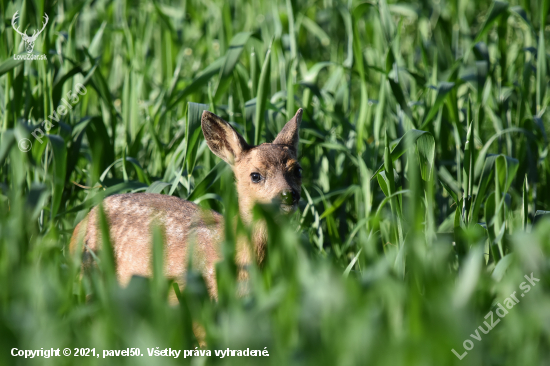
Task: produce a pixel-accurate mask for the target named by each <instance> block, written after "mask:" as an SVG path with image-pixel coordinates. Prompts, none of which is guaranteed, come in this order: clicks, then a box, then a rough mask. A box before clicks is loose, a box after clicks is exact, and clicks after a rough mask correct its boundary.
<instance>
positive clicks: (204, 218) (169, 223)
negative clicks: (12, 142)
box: [70, 109, 302, 299]
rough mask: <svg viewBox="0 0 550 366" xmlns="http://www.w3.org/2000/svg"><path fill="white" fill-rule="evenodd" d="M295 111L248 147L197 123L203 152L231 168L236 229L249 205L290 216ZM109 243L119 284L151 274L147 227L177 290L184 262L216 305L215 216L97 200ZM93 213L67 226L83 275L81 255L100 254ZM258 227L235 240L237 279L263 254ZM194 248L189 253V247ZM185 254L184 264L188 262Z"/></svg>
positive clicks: (209, 118)
mask: <svg viewBox="0 0 550 366" xmlns="http://www.w3.org/2000/svg"><path fill="white" fill-rule="evenodd" d="M301 121H302V109H299V110H298V111H297V112H296V115H295V116H294V117H293V118H292V119H291V120H290V121H289V122H287V123H286V125H285V126H284V128H283V129H282V131H281V132H280V133H279V134H278V135H277V137H276V138H275V140H274V141H273V142H272V143H264V144H261V145H258V146H251V145H248V144H247V143H246V141H245V140H244V138H243V137H242V136H241V135H239V134H238V133H237V131H235V130H234V129H233V127H231V125H229V123H227V122H225V121H224V120H223V119H221V118H220V117H218V116H216V115H215V114H213V113H210V112H208V111H204V112H203V114H202V118H201V125H202V131H203V134H204V137H205V138H206V143H207V144H208V147H209V148H210V150H211V151H212V152H213V153H214V154H216V155H217V156H219V157H220V158H221V159H223V160H224V161H226V162H227V163H228V164H229V165H230V166H231V167H232V169H233V172H234V174H235V178H236V186H237V192H238V201H239V214H240V216H241V219H242V221H243V223H245V224H248V225H249V224H251V223H252V209H253V207H254V204H255V203H256V202H259V203H269V202H278V203H280V207H281V210H282V211H284V212H291V211H294V210H295V209H296V207H297V204H298V200H299V199H300V192H301V184H302V169H301V167H300V164H299V162H298V160H297V155H298V139H299V137H298V132H299V127H300V123H301ZM103 208H104V210H105V216H106V218H107V221H108V223H109V232H110V239H111V243H112V245H113V251H114V258H115V265H116V274H117V278H118V281H119V282H120V283H121V285H123V286H125V285H126V284H128V282H129V281H130V279H131V277H132V276H133V275H141V276H150V275H151V274H152V264H151V263H152V244H151V236H152V225H154V224H160V226H161V228H162V229H163V232H164V245H165V247H164V251H165V253H164V273H165V275H166V276H167V277H170V278H173V279H175V281H176V282H177V283H178V284H179V285H180V286H183V284H184V275H185V272H186V264H187V263H188V260H189V259H191V260H192V261H193V263H194V264H196V265H197V267H198V268H197V269H199V270H200V271H201V272H202V275H203V276H204V279H205V282H206V285H207V287H208V291H209V293H210V296H211V297H213V298H215V299H217V287H216V275H215V264H216V262H218V261H219V260H220V259H221V258H222V256H221V248H220V246H221V243H222V240H223V235H224V220H223V216H222V215H220V214H218V213H216V212H214V211H210V210H204V209H201V208H200V207H199V206H197V205H196V204H194V203H192V202H189V201H184V200H182V199H180V198H177V197H173V196H167V195H162V194H150V193H134V194H119V195H113V196H110V197H108V198H106V199H105V200H104V201H103ZM97 219H98V207H95V208H94V209H92V210H91V211H90V213H89V214H88V216H86V218H85V219H84V220H82V221H81V222H80V223H79V224H78V225H77V226H76V228H75V230H74V233H73V236H72V239H71V244H70V248H71V251H72V252H74V251H75V250H76V246H77V243H78V242H79V241H82V242H83V243H84V244H85V246H84V248H83V255H82V257H83V261H82V266H83V269H85V268H87V267H90V266H91V265H92V264H93V263H92V255H91V253H89V252H88V251H89V250H92V251H94V252H95V251H97V250H98V249H100V248H101V235H100V232H101V230H100V228H99V223H98V221H97ZM266 234H267V233H266V230H265V227H264V225H261V224H259V225H257V226H256V227H255V228H253V239H252V243H248V242H243V241H242V240H238V241H237V247H236V255H235V261H236V264H237V265H238V267H239V268H240V274H239V277H240V279H244V278H246V277H247V274H246V272H245V269H244V268H245V267H246V265H247V264H249V263H250V262H251V261H252V260H253V259H254V257H255V259H256V260H257V261H258V262H259V263H261V262H262V260H263V259H264V257H265V251H266V242H267V237H266ZM191 240H194V243H195V245H194V250H193V252H192V253H189V247H190V245H189V243H190V241H191ZM189 255H191V258H189Z"/></svg>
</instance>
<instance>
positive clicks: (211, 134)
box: [201, 111, 250, 165]
mask: <svg viewBox="0 0 550 366" xmlns="http://www.w3.org/2000/svg"><path fill="white" fill-rule="evenodd" d="M201 126H202V133H203V134H204V138H205V139H206V143H207V144H208V147H209V148H210V150H211V151H212V152H213V153H214V154H216V156H219V157H220V158H222V159H223V160H224V161H225V162H227V163H228V164H230V165H233V164H234V163H235V161H236V160H238V159H239V156H240V155H241V154H242V152H243V151H245V150H247V149H249V148H250V146H249V145H248V144H247V143H246V141H245V140H244V138H243V137H242V136H241V135H239V134H238V133H237V131H235V130H234V129H233V127H231V125H230V124H229V123H227V122H225V121H224V120H223V119H221V118H220V117H218V116H216V115H215V114H214V113H211V112H208V111H204V112H203V113H202V118H201Z"/></svg>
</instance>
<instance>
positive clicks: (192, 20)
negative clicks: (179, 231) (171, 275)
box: [0, 0, 550, 365]
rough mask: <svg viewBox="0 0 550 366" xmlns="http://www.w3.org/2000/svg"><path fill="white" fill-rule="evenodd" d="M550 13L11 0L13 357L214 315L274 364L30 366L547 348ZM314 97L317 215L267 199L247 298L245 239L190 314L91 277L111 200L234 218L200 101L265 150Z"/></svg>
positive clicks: (7, 209) (347, 358)
mask: <svg viewBox="0 0 550 366" xmlns="http://www.w3.org/2000/svg"><path fill="white" fill-rule="evenodd" d="M549 5H550V2H549V1H548V0H543V1H535V0H531V1H529V0H524V1H512V2H510V3H504V2H501V1H496V2H484V1H481V2H472V1H466V0H456V1H445V0H438V1H415V2H409V3H394V2H390V3H387V2H386V1H384V0H382V1H379V2H370V1H362V2H361V1H351V0H350V1H348V2H340V1H331V0H325V1H292V0H286V2H285V1H250V2H247V1H241V0H236V1H233V2H224V1H209V2H203V1H196V0H183V1H179V2H176V1H152V0H150V1H133V2H125V1H114V2H109V1H101V0H98V1H82V2H79V1H72V0H66V1H61V2H51V3H45V2H43V1H39V0H24V1H16V2H11V1H6V0H2V1H0V14H1V15H2V20H3V22H2V23H1V24H0V40H1V41H0V42H1V43H0V60H1V62H0V106H1V108H0V112H1V113H0V134H1V140H0V362H2V363H3V364H10V365H12V364H21V363H24V362H25V360H24V359H22V358H20V357H18V358H14V357H12V356H11V354H10V352H11V349H12V348H14V347H16V348H18V349H40V348H50V347H53V348H61V349H63V348H65V347H68V348H71V349H73V348H75V347H78V348H81V347H89V348H92V347H95V348H96V350H97V351H96V352H101V350H103V349H126V348H127V347H140V348H141V351H142V353H144V354H145V355H147V351H146V348H156V347H159V349H164V348H172V349H178V350H186V349H187V350H191V349H194V347H195V345H196V340H195V339H194V336H193V333H192V330H191V327H192V323H191V319H199V320H200V322H201V323H202V324H203V325H204V327H205V329H206V332H207V343H208V348H209V349H210V350H216V349H226V348H228V347H229V348H230V349H246V348H250V349H258V350H264V347H267V350H268V352H269V357H262V358H259V357H225V358H223V359H222V358H219V357H216V356H214V354H213V355H212V356H211V357H202V358H201V357H192V358H191V360H190V361H189V360H187V359H186V360H182V357H183V355H181V356H180V358H179V359H173V358H168V357H157V358H150V357H148V356H144V357H117V358H110V359H109V358H108V359H102V358H101V359H100V360H98V359H92V358H90V357H78V358H76V357H63V356H61V357H58V358H50V359H38V360H34V362H35V363H41V364H53V365H61V364H73V363H78V364H116V365H119V364H125V363H126V364H132V365H135V364H147V365H149V364H155V365H157V364H166V365H168V364H174V363H191V364H193V365H203V364H221V363H223V364H238V365H243V364H259V363H262V364H274V365H289V364H311V365H352V364H376V365H429V364H434V365H441V364H461V363H462V364H468V365H470V364H479V365H482V364H483V365H505V364H506V365H508V364H509V365H518V364H519V365H542V364H548V362H549V361H548V360H550V348H549V344H550V312H548V309H549V308H550V292H549V291H548V290H549V284H548V281H549V279H550V272H549V269H550V262H549V260H548V255H549V251H550V225H549V223H548V221H546V220H545V215H546V213H547V212H546V211H545V210H550V164H549V157H548V136H547V130H548V128H547V127H550V121H549V118H548V114H546V113H545V112H546V108H547V107H548V105H549V98H550V93H547V86H548V80H549V79H548V71H549V68H548V54H547V50H546V47H547V46H548V42H547V41H546V38H549V37H550V32H549V29H548V25H547V24H549V22H548V20H547V15H548V9H549ZM16 11H19V19H18V24H19V25H20V30H24V29H26V28H28V32H27V34H31V33H32V30H33V29H37V28H40V26H41V24H42V23H41V22H42V21H43V18H42V16H43V14H44V13H46V14H48V16H49V23H48V25H47V26H46V28H45V30H44V32H43V33H42V34H41V35H40V36H39V37H38V40H37V41H36V45H35V47H34V54H37V55H39V54H46V56H47V58H48V60H47V61H32V62H31V61H18V60H15V59H14V57H13V55H14V54H20V53H22V54H25V53H26V51H25V49H24V48H23V45H22V44H23V42H21V37H20V36H19V35H17V34H16V33H15V32H14V31H13V29H12V28H11V17H12V15H13V14H14V13H15V12H16ZM78 92H80V94H78ZM75 93H77V94H75ZM62 99H65V102H63V101H62ZM67 101H68V102H69V103H70V104H71V108H70V109H68V113H67V114H66V115H61V116H59V115H57V116H56V115H55V114H54V111H55V112H57V111H59V108H58V106H59V105H63V104H66V103H67ZM298 107H303V108H304V109H305V113H304V122H303V124H302V130H301V162H302V165H303V168H304V174H303V175H304V184H303V190H302V197H303V199H302V204H301V209H300V212H298V213H296V214H295V216H294V217H292V218H291V219H290V222H289V223H287V224H286V225H279V223H277V222H274V221H272V220H271V215H270V214H269V213H267V214H266V212H264V211H261V210H260V212H264V213H263V214H265V215H266V217H267V219H268V222H269V223H270V225H269V230H270V243H269V255H268V258H267V262H266V263H265V265H264V268H262V269H258V268H252V269H251V273H252V276H251V293H250V296H248V297H246V298H238V297H236V295H235V286H236V283H235V278H236V276H235V268H234V266H233V265H232V263H231V260H230V258H231V248H232V242H231V240H228V242H227V243H226V244H227V248H228V250H227V258H228V259H227V260H226V261H224V262H222V263H220V265H219V268H218V274H219V284H218V286H219V294H220V300H219V302H217V303H213V302H211V301H210V300H209V298H208V295H207V293H206V290H205V287H204V284H203V281H202V280H201V278H200V276H198V275H197V274H196V273H195V272H190V274H189V278H188V286H187V287H186V289H185V291H184V292H183V293H182V301H181V307H180V308H172V307H170V306H169V305H168V304H167V302H166V301H165V296H164V294H165V292H166V291H167V286H166V284H165V283H164V282H163V281H162V280H160V279H159V280H153V281H149V280H147V279H140V278H134V280H133V281H132V282H131V284H130V285H129V287H128V288H125V289H120V288H119V287H118V286H117V284H116V282H115V281H114V277H113V273H112V268H109V266H106V265H102V266H100V271H98V272H97V273H94V274H93V275H92V276H91V278H90V279H87V280H83V281H81V280H80V276H79V268H78V260H74V258H71V256H70V255H69V253H68V250H67V248H68V242H69V239H70V236H71V233H72V230H73V229H74V226H75V225H76V223H78V222H79V221H80V220H81V219H82V218H83V217H84V215H85V214H86V213H87V212H88V210H89V208H90V207H91V206H92V205H94V204H96V203H97V202H99V201H100V199H101V198H102V197H103V196H105V195H110V194H115V193H120V192H142V191H147V192H157V193H159V192H162V193H165V194H171V195H176V196H179V197H181V198H184V199H190V200H193V201H195V202H197V203H199V204H200V205H201V206H204V207H209V208H212V209H215V210H217V211H219V212H222V213H225V214H226V215H230V214H231V213H232V212H235V211H234V204H235V202H236V197H235V193H234V188H233V184H234V183H233V178H232V176H231V174H230V172H229V171H228V169H226V168H225V165H223V163H222V164H219V165H218V162H219V160H218V159H217V158H216V157H215V156H214V155H213V154H211V153H210V151H209V150H208V148H207V147H206V144H205V142H204V139H203V136H202V133H201V132H200V123H199V116H200V112H201V111H202V110H203V109H208V110H210V111H213V112H215V113H217V114H218V115H221V116H223V117H224V118H225V119H226V120H228V121H230V122H232V123H233V125H234V126H235V127H236V128H237V129H238V130H239V131H240V132H241V133H242V134H243V135H244V136H246V138H247V140H248V141H249V142H263V141H270V140H271V139H273V138H274V135H275V133H276V132H277V131H279V130H280V128H281V127H282V126H283V124H284V123H285V122H286V120H288V119H289V118H290V117H291V116H292V115H293V114H294V113H295V111H296V109H297V108H298ZM52 115H53V117H50V116H52ZM57 119H59V120H58V121H57ZM44 122H46V123H44ZM36 128H40V131H41V132H39V131H38V130H35V129H36ZM33 132H34V136H33V135H32V133H33ZM42 134H44V136H42ZM37 137H38V138H39V139H40V140H42V143H41V142H40V141H39V139H38V138H37ZM23 138H27V139H29V142H30V143H31V144H32V149H31V150H30V151H28V152H23V151H21V149H23V150H25V149H26V147H27V146H28V145H26V144H25V143H23V144H21V143H20V140H21V139H23ZM260 214H261V213H260ZM531 273H532V274H533V276H534V277H535V278H537V279H540V282H535V283H536V284H535V285H534V286H531V288H530V290H529V292H524V290H525V289H524V288H520V286H521V284H522V282H526V279H525V278H524V275H531ZM514 291H516V292H517V293H516V294H515V296H516V297H517V298H518V300H519V303H518V304H517V305H513V307H511V308H509V309H508V313H507V314H505V317H504V318H499V317H498V315H497V313H496V309H498V304H499V303H500V304H501V305H512V304H511V303H510V301H507V302H505V300H506V299H507V298H509V297H510V296H511V294H512V293H513V292H514ZM89 293H93V297H92V298H91V300H89V301H86V295H87V294H89ZM520 294H523V295H525V296H521V297H520ZM512 303H513V302H512ZM490 311H492V312H493V316H494V319H493V321H492V322H493V324H494V323H496V321H497V319H500V322H498V324H497V325H495V329H493V330H491V331H490V332H489V333H488V334H485V333H484V332H483V330H485V331H487V330H488V326H490V324H491V320H490V318H486V315H487V314H488V313H489V312H490ZM500 312H501V313H503V311H502V310H501V311H500ZM484 322H487V323H485V325H484ZM479 326H481V327H482V328H483V330H480V328H478V327H479ZM466 340H468V341H466ZM465 347H466V348H472V347H473V348H472V349H471V350H469V351H468V353H467V354H466V355H465V356H464V357H465V358H464V359H463V360H462V361H460V360H459V358H458V357H457V356H455V354H454V353H453V352H452V351H451V349H454V350H455V351H456V352H457V354H459V355H463V354H464V352H466V349H465ZM212 353H213V352H212Z"/></svg>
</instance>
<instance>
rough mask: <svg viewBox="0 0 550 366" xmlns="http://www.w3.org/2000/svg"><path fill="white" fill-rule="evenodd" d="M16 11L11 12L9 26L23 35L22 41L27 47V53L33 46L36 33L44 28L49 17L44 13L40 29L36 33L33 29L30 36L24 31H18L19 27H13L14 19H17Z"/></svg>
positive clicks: (36, 36)
mask: <svg viewBox="0 0 550 366" xmlns="http://www.w3.org/2000/svg"><path fill="white" fill-rule="evenodd" d="M17 13H18V12H17V11H16V12H15V14H13V17H12V18H11V26H12V27H13V29H15V31H16V32H17V33H19V34H20V35H21V37H23V42H25V48H26V49H27V52H28V53H31V52H32V50H33V48H34V42H35V41H36V39H37V38H38V35H39V34H40V33H42V31H43V30H44V28H46V24H48V19H49V18H48V14H44V23H43V24H42V29H40V30H39V31H38V33H37V32H36V30H34V31H33V33H32V36H28V35H27V33H26V32H25V33H23V32H20V31H19V27H17V28H15V21H16V20H17Z"/></svg>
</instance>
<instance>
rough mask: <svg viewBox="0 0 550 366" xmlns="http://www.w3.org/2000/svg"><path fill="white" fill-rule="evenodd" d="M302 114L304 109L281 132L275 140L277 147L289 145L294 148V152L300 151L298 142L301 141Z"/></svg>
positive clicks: (299, 110)
mask: <svg viewBox="0 0 550 366" xmlns="http://www.w3.org/2000/svg"><path fill="white" fill-rule="evenodd" d="M302 112H303V109H302V108H300V109H298V111H297V112H296V114H295V115H294V117H292V119H291V120H290V121H288V122H287V123H286V125H285V127H283V129H282V130H281V132H279V134H278V135H277V137H276V138H275V140H274V141H273V143H274V144H276V145H289V146H292V147H293V148H294V150H295V151H296V152H297V151H298V141H299V140H300V136H299V131H300V123H302Z"/></svg>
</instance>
